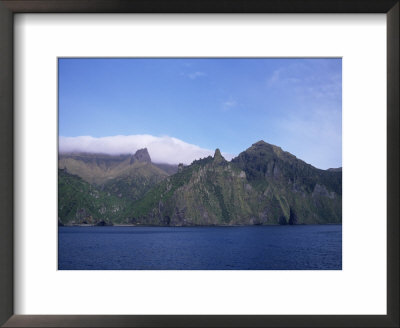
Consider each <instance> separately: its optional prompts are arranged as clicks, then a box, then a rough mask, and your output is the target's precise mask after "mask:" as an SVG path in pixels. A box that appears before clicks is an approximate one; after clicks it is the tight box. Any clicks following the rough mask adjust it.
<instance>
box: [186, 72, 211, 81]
mask: <svg viewBox="0 0 400 328" xmlns="http://www.w3.org/2000/svg"><path fill="white" fill-rule="evenodd" d="M206 75H207V74H206V73H204V72H193V73H188V74H187V75H186V76H187V77H188V78H189V79H191V80H195V79H197V78H199V77H203V76H206Z"/></svg>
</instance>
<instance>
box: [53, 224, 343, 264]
mask: <svg viewBox="0 0 400 328" xmlns="http://www.w3.org/2000/svg"><path fill="white" fill-rule="evenodd" d="M58 269H59V270H341V269H342V226H341V225H294V226H244V227H122V226H119V227H118V226H111V227H59V228H58Z"/></svg>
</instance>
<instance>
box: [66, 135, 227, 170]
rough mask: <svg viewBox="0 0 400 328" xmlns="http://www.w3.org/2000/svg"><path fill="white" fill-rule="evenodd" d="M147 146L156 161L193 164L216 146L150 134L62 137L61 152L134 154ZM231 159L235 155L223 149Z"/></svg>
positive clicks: (211, 152)
mask: <svg viewBox="0 0 400 328" xmlns="http://www.w3.org/2000/svg"><path fill="white" fill-rule="evenodd" d="M141 148H147V150H148V151H149V154H150V157H151V159H152V161H153V162H154V163H167V164H179V163H183V164H190V163H192V162H193V161H194V160H196V159H200V158H203V157H207V156H210V155H211V156H213V154H214V150H210V149H205V148H201V147H199V146H197V145H193V144H189V143H187V142H184V141H182V140H180V139H177V138H173V137H169V136H162V137H156V136H152V135H148V134H139V135H117V136H109V137H100V138H96V137H92V136H79V137H60V138H59V152H61V153H69V152H85V153H103V154H110V155H118V154H134V153H135V152H136V151H137V150H138V149H141ZM222 155H223V156H224V157H225V158H226V159H227V160H231V159H232V158H233V155H231V154H227V153H222Z"/></svg>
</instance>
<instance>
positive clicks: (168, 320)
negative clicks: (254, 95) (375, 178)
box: [0, 0, 400, 327]
mask: <svg viewBox="0 0 400 328" xmlns="http://www.w3.org/2000/svg"><path fill="white" fill-rule="evenodd" d="M399 8H400V5H399V0H197V1H195V0H86V1H83V0H25V1H19V0H0V149H1V156H0V183H1V184H0V209H1V212H0V324H1V325H4V327H167V326H168V327H169V326H173V327H199V326H205V327H399V202H398V199H399V150H400V143H399V140H400V138H399V39H400V38H399V28H400V25H399V11H400V10H399ZM16 13H385V14H386V16H387V315H326V316H324V315H288V316H284V315H252V316H243V315H238V316H225V315H213V316H201V315H195V316H188V315H182V316H180V315H168V316H167V315H160V316H157V315H148V316H147V315H131V316H130V315H117V316H113V315H94V316H90V315H34V316H32V315H14V310H13V308H14V307H13V302H14V298H13V283H14V281H13V280H14V279H13V277H14V271H13V213H14V210H13V209H14V203H13V200H14V197H13V192H14V187H13V176H14V169H13V167H14V161H13V154H14V151H13V149H14V145H13V142H14V137H13V133H14V128H13V124H14V120H13V55H14V54H13V28H14V24H13V20H14V14H16ZM361 124H362V123H361ZM366 288H368V287H367V286H366Z"/></svg>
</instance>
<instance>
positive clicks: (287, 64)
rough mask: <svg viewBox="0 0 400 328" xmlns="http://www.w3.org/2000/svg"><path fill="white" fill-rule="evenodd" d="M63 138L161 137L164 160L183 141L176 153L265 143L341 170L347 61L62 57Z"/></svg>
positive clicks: (95, 141) (120, 142)
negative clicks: (343, 83)
mask: <svg viewBox="0 0 400 328" xmlns="http://www.w3.org/2000/svg"><path fill="white" fill-rule="evenodd" d="M59 135H60V150H63V149H62V148H63V147H64V146H65V145H66V144H68V145H70V146H71V145H74V147H75V148H76V149H72V150H76V151H80V150H82V151H85V150H86V151H91V150H92V151H101V150H102V149H103V150H104V152H107V149H109V148H107V147H106V146H104V145H103V143H102V142H103V141H104V140H106V139H104V137H111V136H119V138H115V139H108V146H109V145H110V142H111V141H110V140H113V141H112V142H114V143H115V145H113V149H115V152H118V151H119V148H121V152H126V147H129V146H127V142H128V141H129V140H131V141H132V140H133V144H132V146H131V149H132V151H134V150H135V148H137V147H139V146H140V145H144V146H146V145H147V143H149V142H155V140H158V141H157V142H158V147H153V153H154V154H152V153H151V152H150V155H151V156H152V157H153V156H154V157H155V158H156V159H157V158H158V161H162V160H163V159H164V158H167V157H171V156H172V157H174V156H175V155H174V153H173V152H166V153H165V154H161V153H162V152H163V148H165V149H167V148H168V149H169V148H173V146H171V145H172V144H174V143H176V144H179V143H180V142H181V141H182V143H180V145H181V147H180V148H179V147H178V148H179V149H177V150H176V151H180V152H184V151H185V149H186V150H187V151H188V152H189V153H190V152H193V149H197V148H196V147H198V149H202V150H203V151H208V150H209V151H213V150H215V148H217V147H218V148H220V149H221V151H222V152H223V154H226V156H227V157H230V156H235V155H237V154H239V153H240V152H241V151H243V150H245V149H246V148H248V147H250V146H251V145H252V144H253V143H255V142H257V141H259V140H264V141H266V142H269V143H272V144H275V145H277V146H280V147H282V149H284V150H286V151H289V152H291V153H292V154H294V155H295V156H297V157H298V158H300V159H302V160H304V161H306V162H307V163H310V164H312V165H314V166H316V167H318V168H322V169H326V168H329V167H339V166H342V63H341V59H273V58H269V59H236V58H235V59H234V58H232V59H196V58H186V59H134V58H131V59H109V58H105V59H72V58H65V59H59ZM144 135H146V136H147V137H146V138H147V139H146V138H144V137H143V136H144ZM82 136H86V139H79V138H77V137H82ZM123 136H131V137H130V139H129V138H128V139H127V138H124V137H123ZM133 136H136V137H133ZM141 136H142V137H141ZM151 137H156V138H158V139H151ZM135 138H136V139H135ZM140 138H142V139H140ZM160 138H161V139H160ZM171 138H172V139H171ZM138 140H139V141H140V142H139V141H138ZM163 140H164V141H165V140H169V143H168V145H165V147H163V142H164V141H163ZM171 140H172V141H171ZM67 141H68V142H70V143H67ZM135 142H136V143H135ZM61 143H62V145H61ZM186 144H187V145H190V147H191V148H190V147H189V146H188V148H185V147H186V146H184V145H186ZM94 145H96V146H94ZM182 145H183V146H182ZM71 147H72V146H71ZM79 147H81V148H79ZM84 147H87V148H84ZM91 147H92V148H91ZM93 147H94V148H93ZM96 147H97V148H96ZM64 148H66V149H67V150H71V148H68V147H64ZM98 148H100V149H98ZM150 148H151V147H150ZM156 152H161V153H160V154H156ZM199 154H200V153H198V154H197V155H196V154H194V153H193V154H192V155H190V156H192V157H193V156H194V157H196V156H197V157H198V156H199ZM229 155H230V156H229ZM190 156H189V157H190ZM184 161H185V160H184ZM170 162H171V161H170ZM187 162H190V160H189V158H188V159H187Z"/></svg>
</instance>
